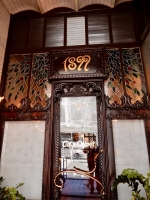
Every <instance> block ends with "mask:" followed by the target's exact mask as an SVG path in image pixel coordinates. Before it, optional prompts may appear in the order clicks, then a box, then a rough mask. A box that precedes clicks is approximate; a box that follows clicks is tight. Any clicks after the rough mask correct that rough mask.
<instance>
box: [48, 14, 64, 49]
mask: <svg viewBox="0 0 150 200" xmlns="http://www.w3.org/2000/svg"><path fill="white" fill-rule="evenodd" d="M63 45H64V17H52V18H48V19H47V26H46V43H45V46H46V47H56V46H63Z"/></svg>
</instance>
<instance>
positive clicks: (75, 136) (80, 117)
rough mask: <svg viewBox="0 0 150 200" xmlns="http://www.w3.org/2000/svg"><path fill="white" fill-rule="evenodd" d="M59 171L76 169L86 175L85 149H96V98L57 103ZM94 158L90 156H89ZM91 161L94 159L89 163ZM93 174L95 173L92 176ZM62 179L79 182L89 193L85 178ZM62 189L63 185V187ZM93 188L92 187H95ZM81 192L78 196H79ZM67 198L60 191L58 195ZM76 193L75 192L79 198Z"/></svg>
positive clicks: (66, 99) (71, 99)
mask: <svg viewBox="0 0 150 200" xmlns="http://www.w3.org/2000/svg"><path fill="white" fill-rule="evenodd" d="M60 138H61V170H62V171H63V170H65V169H73V167H74V166H75V167H78V168H80V169H82V170H86V171H89V163H88V155H89V154H88V153H87V152H86V151H85V148H90V149H93V150H96V147H97V146H98V129H97V109H96V97H95V96H89V97H87V96H86V97H63V98H61V101H60ZM93 158H94V156H93ZM93 160H94V159H93ZM94 173H95V172H94ZM64 177H65V179H66V180H67V182H68V181H69V179H70V178H71V179H74V180H75V179H77V180H80V181H82V183H80V184H81V188H82V187H83V189H84V190H85V192H86V191H88V192H89V193H90V185H89V180H88V179H89V178H87V176H84V175H81V174H77V173H74V172H71V173H64ZM65 185H66V183H65ZM95 187H96V185H95ZM83 189H82V191H81V193H82V194H83ZM66 192H67V194H68V189H67V188H66V187H64V188H63V191H62V194H66ZM79 193H80V191H78V195H79Z"/></svg>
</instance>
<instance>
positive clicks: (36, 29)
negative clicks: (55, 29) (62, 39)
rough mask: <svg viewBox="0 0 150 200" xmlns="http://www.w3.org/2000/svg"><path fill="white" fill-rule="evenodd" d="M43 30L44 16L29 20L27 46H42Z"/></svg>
mask: <svg viewBox="0 0 150 200" xmlns="http://www.w3.org/2000/svg"><path fill="white" fill-rule="evenodd" d="M43 30H44V18H39V19H32V20H31V26H30V36H29V47H42V45H43Z"/></svg>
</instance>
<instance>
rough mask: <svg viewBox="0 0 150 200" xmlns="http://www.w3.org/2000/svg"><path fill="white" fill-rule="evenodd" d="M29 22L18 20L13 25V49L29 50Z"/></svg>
mask: <svg viewBox="0 0 150 200" xmlns="http://www.w3.org/2000/svg"><path fill="white" fill-rule="evenodd" d="M28 27H29V21H28V20H27V19H26V20H16V21H15V22H14V25H13V34H12V41H11V48H12V49H13V48H18V49H20V48H27V42H28Z"/></svg>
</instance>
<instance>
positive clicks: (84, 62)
mask: <svg viewBox="0 0 150 200" xmlns="http://www.w3.org/2000/svg"><path fill="white" fill-rule="evenodd" d="M90 60H91V57H90V56H89V55H85V56H78V57H77V58H75V57H67V58H66V60H65V61H64V62H63V64H64V70H65V72H67V71H68V70H72V71H73V70H76V69H77V70H78V71H81V70H82V67H83V70H84V71H85V72H86V71H89V68H87V67H88V64H89V62H90Z"/></svg>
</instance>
